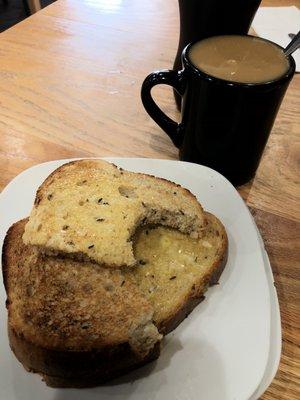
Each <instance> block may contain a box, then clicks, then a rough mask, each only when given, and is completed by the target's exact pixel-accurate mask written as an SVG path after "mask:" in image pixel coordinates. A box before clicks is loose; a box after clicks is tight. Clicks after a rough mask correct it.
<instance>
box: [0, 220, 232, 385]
mask: <svg viewBox="0 0 300 400" xmlns="http://www.w3.org/2000/svg"><path fill="white" fill-rule="evenodd" d="M205 219H206V224H205V228H204V231H203V236H202V237H201V238H200V239H193V238H190V237H189V236H187V235H184V234H182V233H180V232H178V231H176V230H173V229H169V228H166V227H161V226H160V227H154V226H148V227H144V228H142V229H141V230H140V231H139V232H137V233H136V235H135V244H134V251H135V255H136V257H137V259H138V264H137V265H136V266H134V267H133V268H131V269H128V268H126V269H120V270H119V269H111V268H104V267H101V266H99V265H97V264H95V263H90V262H79V261H76V260H72V259H69V258H59V257H52V256H46V255H44V254H42V253H40V252H39V251H38V249H37V248H35V247H34V246H30V245H25V244H24V243H23V241H22V235H23V232H24V227H25V224H26V220H23V221H20V222H18V223H16V224H14V225H13V226H12V227H11V228H10V229H9V231H8V233H7V235H6V238H5V241H4V246H3V253H2V269H3V278H4V284H5V288H6V292H7V302H6V304H7V308H8V332H9V341H10V346H11V348H12V350H13V351H14V353H15V355H16V357H17V358H18V359H19V361H20V362H21V363H22V364H23V365H24V367H25V368H26V369H27V370H29V371H32V372H37V373H39V374H41V375H42V376H43V378H44V380H45V382H46V383H47V385H49V386H53V387H87V386H95V385H99V384H102V383H104V382H106V381H107V380H110V379H112V378H114V377H116V376H119V375H122V374H124V373H126V372H128V371H130V370H132V369H135V368H138V367H139V366H141V365H144V364H145V363H147V362H149V361H151V360H153V359H155V358H157V357H158V356H159V349H160V340H161V335H160V334H164V335H166V334H167V333H169V332H170V331H172V330H173V329H174V328H176V327H177V326H178V325H179V324H180V322H181V321H182V320H183V319H184V318H186V317H187V315H188V314H189V313H190V312H191V311H192V310H193V309H194V308H195V307H196V305H197V304H198V303H199V302H200V301H201V300H203V298H204V294H205V292H206V290H207V289H208V287H209V286H210V285H213V284H215V283H217V282H218V280H219V277H220V275H221V273H222V271H223V269H224V266H225V264H226V260H227V251H228V241H227V235H226V232H225V229H224V227H223V225H222V223H221V222H220V221H219V220H218V219H217V218H216V217H215V216H213V215H212V214H209V213H205Z"/></svg>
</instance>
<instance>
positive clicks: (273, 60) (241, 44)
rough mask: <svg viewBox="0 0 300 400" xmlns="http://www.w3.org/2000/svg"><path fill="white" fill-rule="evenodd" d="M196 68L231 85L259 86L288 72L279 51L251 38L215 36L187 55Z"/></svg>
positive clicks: (193, 48)
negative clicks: (246, 84) (230, 82)
mask: <svg viewBox="0 0 300 400" xmlns="http://www.w3.org/2000/svg"><path fill="white" fill-rule="evenodd" d="M189 58H190V60H191V62H192V63H193V64H194V66H195V67H196V68H199V69H200V70H201V71H203V72H205V73H206V74H208V75H212V76H214V77H215V78H220V79H224V80H227V81H232V82H242V83H261V82H267V81H271V80H274V79H276V78H278V77H280V76H282V75H283V74H284V73H285V72H286V71H287V70H288V68H289V62H288V59H287V58H286V57H285V55H284V53H283V51H282V49H281V48H280V47H278V46H275V45H273V44H272V43H270V42H267V41H265V40H261V39H259V38H256V37H252V36H238V35H226V36H215V37H211V38H208V39H205V40H202V41H201V42H198V43H196V44H195V45H194V46H192V47H191V49H190V51H189Z"/></svg>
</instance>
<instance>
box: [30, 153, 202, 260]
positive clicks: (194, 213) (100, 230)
mask: <svg viewBox="0 0 300 400" xmlns="http://www.w3.org/2000/svg"><path fill="white" fill-rule="evenodd" d="M204 223H205V218H204V215H203V210H202V207H201V205H200V204H199V203H198V201H197V199H196V198H195V196H194V195H192V194H191V193H190V192H189V191H188V190H186V189H184V188H182V187H181V186H180V185H176V184H175V183H172V182H169V181H167V180H165V179H161V178H156V177H153V176H150V175H146V174H140V173H133V172H129V171H124V170H122V169H121V168H117V167H116V166H115V165H113V164H110V163H108V162H106V161H103V160H80V161H73V162H71V163H68V164H65V165H63V166H61V167H60V168H58V169H57V170H55V171H54V172H53V173H52V174H51V175H50V176H49V177H48V178H47V179H46V180H45V182H44V183H43V184H42V185H41V186H40V188H39V190H38V192H37V195H36V199H35V204H34V207H33V209H32V212H31V214H30V218H29V221H28V223H27V224H26V227H25V233H24V235H23V240H24V242H25V243H26V244H31V245H35V246H37V247H39V249H41V250H42V251H44V252H45V253H47V254H53V255H64V256H69V257H73V258H76V259H78V260H85V261H87V260H92V261H95V262H97V263H99V264H105V265H106V266H110V267H120V266H133V265H134V264H135V263H136V259H135V257H134V254H133V247H132V237H133V235H134V233H135V231H136V229H137V228H138V227H139V226H143V225H147V224H160V225H163V226H169V227H172V228H175V229H178V230H180V231H181V232H182V233H185V234H189V235H190V236H191V237H194V238H197V237H200V236H201V234H202V231H203V228H204Z"/></svg>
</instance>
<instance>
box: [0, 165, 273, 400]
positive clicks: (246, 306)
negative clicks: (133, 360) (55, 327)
mask: <svg viewBox="0 0 300 400" xmlns="http://www.w3.org/2000/svg"><path fill="white" fill-rule="evenodd" d="M109 160H110V161H112V162H114V163H115V164H117V165H119V166H121V167H123V168H125V169H129V170H132V171H139V172H146V173H151V174H153V175H156V176H160V177H164V178H166V179H170V180H172V181H174V182H176V183H180V184H181V185H183V186H184V187H186V188H188V189H189V190H190V191H191V192H193V193H194V194H195V195H196V196H197V198H198V200H199V201H200V202H201V204H202V205H203V207H204V208H205V209H206V210H207V211H210V212H212V213H214V214H215V215H216V216H218V217H219V218H220V219H221V220H222V222H223V223H224V225H225V227H226V230H227V233H228V237H229V259H228V264H227V266H226V268H225V270H224V273H223V274H222V277H221V280H220V284H219V285H216V286H214V287H213V288H211V289H210V290H209V291H208V293H207V298H206V300H205V301H204V302H202V303H201V304H200V305H199V306H198V307H197V308H196V309H195V310H194V312H193V313H192V314H191V315H190V317H189V318H187V319H186V320H185V321H184V322H183V323H182V324H181V325H180V326H179V327H178V328H177V329H176V330H175V331H174V332H172V333H171V334H170V335H168V336H167V337H166V339H165V343H164V348H163V351H162V354H161V357H160V358H159V359H158V360H157V362H155V363H152V364H151V365H148V366H145V367H143V368H141V369H140V370H137V371H135V372H133V373H131V374H129V375H127V376H126V377H123V378H120V379H119V380H118V381H114V383H111V384H107V385H106V386H104V387H98V388H93V389H82V390H75V389H51V388H48V387H46V385H45V384H44V383H42V382H41V379H40V377H39V376H38V375H34V374H29V373H27V372H25V371H24V369H23V368H22V367H21V365H20V364H19V363H18V362H17V361H16V359H15V358H14V356H13V354H12V353H11V351H10V350H9V345H8V340H7V335H6V310H5V307H4V301H5V297H6V296H5V292H4V289H3V287H2V286H1V289H0V301H1V304H2V308H1V312H0V351H1V353H0V359H1V365H2V368H1V374H0V393H1V398H3V399H5V400H16V399H20V400H21V399H22V400H27V399H28V400H34V399H43V400H50V399H51V400H60V399H64V400H68V399H70V400H71V399H72V400H77V399H78V400H79V399H80V400H81V399H87V400H92V399H99V398H101V400H106V399H112V398H113V399H115V400H118V399H122V400H123V399H131V400H132V399H137V400H148V399H149V400H150V399H151V400H154V399H157V400H158V399H162V400H199V399H203V400H227V399H228V400H229V399H230V400H248V399H249V398H253V399H254V398H257V397H253V396H257V394H258V393H260V392H259V391H261V390H265V388H266V387H267V385H268V384H269V383H270V379H272V378H273V375H274V369H275V371H276V368H277V366H276V365H275V364H276V360H277V359H278V337H280V328H279V330H278V321H280V320H279V319H278V318H279V314H278V307H277V308H276V304H277V303H276V301H277V297H276V292H274V289H273V291H272V290H271V288H270V279H271V278H270V277H268V274H270V266H269V265H268V263H267V261H266V260H267V259H266V255H265V251H264V249H263V246H262V244H261V239H260V236H259V234H258V232H257V228H256V225H255V224H254V222H253V219H252V217H251V215H250V213H249V211H248V209H247V207H246V206H245V204H244V202H243V200H242V199H241V198H240V196H239V195H238V193H237V191H236V190H235V189H234V187H233V186H232V185H231V184H230V183H229V182H228V181H227V180H226V179H225V178H224V177H223V176H221V175H220V174H218V173H217V172H215V171H213V170H211V169H209V168H207V167H203V166H200V165H197V164H190V163H185V162H178V161H168V160H152V159H130V158H123V159H122V158H111V159H109ZM67 161H69V160H59V161H51V162H48V163H44V164H40V165H37V166H35V167H32V168H30V169H28V170H26V171H24V172H22V173H21V174H20V175H18V176H17V177H16V178H15V179H13V180H12V181H11V182H10V183H9V185H8V186H7V187H6V188H5V189H4V190H3V192H2V194H1V195H0V216H1V222H0V240H1V242H2V240H3V238H4V236H5V233H6V231H7V229H8V228H9V226H10V225H11V224H12V223H13V222H15V221H17V220H19V219H20V218H23V217H26V216H27V215H28V214H29V212H30V209H31V207H32V203H33V200H34V196H35V192H36V189H37V188H38V186H39V185H40V184H41V183H42V181H43V180H44V179H45V178H46V177H47V176H48V175H49V173H51V172H52V171H53V170H54V169H55V168H57V167H58V166H60V165H61V164H63V163H65V162H67ZM274 304H275V306H274ZM272 314H274V315H275V317H274V315H273V316H272ZM271 317H272V318H271ZM273 317H274V318H275V319H274V318H273ZM274 321H275V322H274ZM273 326H275V327H277V330H276V332H275V333H273V332H272V331H271V328H272V329H273ZM279 326H280V325H279ZM274 330H275V328H274ZM272 335H275V337H276V340H275V341H274V340H273V339H272V341H273V342H274V343H276V345H275V346H274V343H273V347H272V346H270V339H271V338H273V336H272ZM278 335H279V336H278ZM272 348H273V350H272ZM274 349H275V350H274ZM272 352H273V353H272ZM279 353H280V352H279ZM272 354H273V355H272ZM274 360H275V361H274ZM4 366H5V367H4Z"/></svg>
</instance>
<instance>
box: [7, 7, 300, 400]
mask: <svg viewBox="0 0 300 400" xmlns="http://www.w3.org/2000/svg"><path fill="white" fill-rule="evenodd" d="M263 5H265V6H280V5H284V6H287V5H297V6H298V7H300V0H294V1H293V0H265V1H263ZM178 32H179V22H178V9H177V1H175V0H167V1H161V0H151V1H141V0H58V1H57V2H55V3H54V4H53V5H51V6H49V7H47V8H46V9H44V10H42V11H40V12H38V13H36V14H35V15H33V16H31V17H30V18H28V19H26V20H24V21H23V22H21V23H20V24H18V25H16V26H14V27H13V28H11V29H9V30H8V31H5V32H3V33H2V34H0V138H1V141H0V172H1V173H0V188H1V189H2V188H3V187H4V186H5V185H6V184H7V183H8V182H9V181H10V180H11V179H12V178H13V177H14V176H16V175H17V174H18V173H19V172H21V171H22V170H24V169H25V168H28V167H30V166H32V165H34V164H37V163H40V162H44V161H48V160H54V159H59V158H68V157H86V156H87V157H89V156H126V157H156V158H168V159H176V158H177V156H178V155H177V151H176V149H175V148H174V147H173V145H172V143H171V141H170V140H169V139H168V137H167V136H166V135H165V134H164V133H163V132H162V131H161V130H160V129H159V128H158V126H157V125H156V124H155V123H154V122H153V121H152V120H151V119H150V118H149V117H148V115H147V114H146V112H145V111H144V109H143V107H142V104H141V101H140V87H141V83H142V81H143V79H144V78H145V76H146V75H147V74H148V73H149V72H151V71H153V70H158V69H163V68H170V67H171V66H172V62H173V59H174V57H175V53H176V50H177V43H178ZM154 93H155V97H156V99H157V101H158V103H159V104H160V105H161V106H162V108H163V109H164V110H165V111H166V112H167V113H168V115H170V116H171V117H173V118H175V119H179V115H178V113H177V112H176V110H175V104H174V100H173V96H172V93H171V90H170V89H168V88H159V89H155V91H154ZM299 110H300V75H299V74H298V75H296V76H295V77H294V78H293V81H292V83H291V85H290V87H289V90H288V92H287V94H286V97H285V99H284V101H283V104H282V106H281V109H280V111H279V114H278V117H277V120H276V122H275V125H274V128H273V131H272V134H271V136H270V139H269V142H268V145H267V148H266V151H265V153H264V156H263V159H262V162H261V164H260V167H259V170H258V172H257V174H256V177H255V179H254V180H253V181H252V182H250V183H249V184H247V185H244V186H243V187H241V188H240V189H239V191H240V193H241V195H242V196H243V198H244V199H245V201H246V203H247V204H248V205H249V206H250V208H251V211H252V213H253V215H254V218H255V220H256V222H257V224H258V227H259V228H260V230H261V232H262V236H263V238H264V241H265V244H266V248H267V251H268V253H269V256H270V261H271V265H272V268H273V272H274V278H275V285H276V288H277V292H278V296H279V302H280V308H281V315H282V327H283V352H282V358H281V363H280V367H279V371H278V373H277V376H276V378H275V379H274V381H273V383H272V385H271V386H270V387H269V389H268V390H267V392H266V393H265V394H264V395H263V396H262V399H263V400H271V399H272V400H274V399H275V400H298V399H299V398H300V351H299V348H300V347H299V346H300V340H299V338H300V313H299V305H300V301H299V300H300V283H299V271H300V262H299V254H300V241H299V231H300V229H299V228H300V209H299V198H300V193H299V176H300V175H299V172H300V171H299V154H300V140H299V133H300V117H299Z"/></svg>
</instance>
